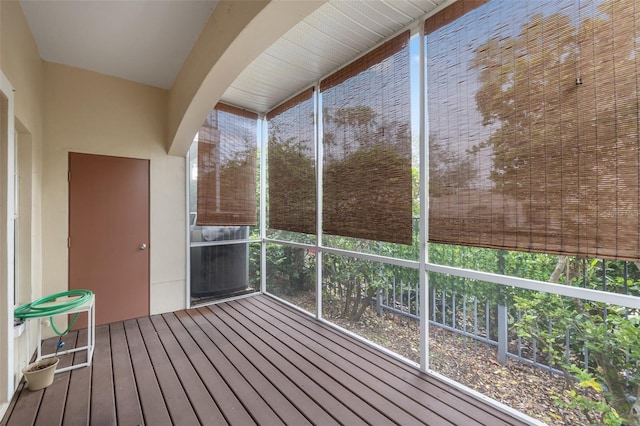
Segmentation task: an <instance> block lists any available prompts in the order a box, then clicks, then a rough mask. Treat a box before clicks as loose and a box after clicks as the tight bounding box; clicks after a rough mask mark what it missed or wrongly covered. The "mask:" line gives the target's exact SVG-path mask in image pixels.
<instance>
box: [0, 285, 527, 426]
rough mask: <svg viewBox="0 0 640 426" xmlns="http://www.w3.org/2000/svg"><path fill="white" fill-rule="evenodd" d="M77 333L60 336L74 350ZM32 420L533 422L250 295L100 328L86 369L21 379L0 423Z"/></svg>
mask: <svg viewBox="0 0 640 426" xmlns="http://www.w3.org/2000/svg"><path fill="white" fill-rule="evenodd" d="M82 333H86V331H83V330H81V331H80V332H72V333H70V334H69V335H68V336H65V340H67V341H68V342H69V343H68V344H67V346H70V345H72V343H73V341H74V340H76V339H79V341H83V339H84V338H85V337H84V335H83V334H82ZM55 341H57V340H55ZM55 341H54V339H50V340H48V341H46V342H45V345H48V346H49V347H52V346H51V345H55ZM74 356H75V357H77V358H76V359H75V361H74V362H78V360H79V358H81V357H83V356H85V354H84V353H83V352H82V353H77V354H75V355H74ZM61 362H63V363H70V362H71V358H70V357H64V358H63V359H62V360H61ZM34 424H43V425H44V424H47V425H56V424H69V425H84V424H91V425H100V426H102V425H105V426H106V425H116V424H119V425H143V424H146V425H154V426H155V425H171V424H175V425H198V424H201V425H224V424H230V425H241V426H244V425H251V424H261V425H269V426H271V425H278V424H291V425H303V424H316V425H334V424H344V425H360V424H375V425H385V424H402V425H404V424H411V425H417V424H426V425H437V426H440V425H447V424H450V425H491V426H493V425H522V424H526V423H525V422H523V421H522V420H519V419H516V418H513V417H512V416H511V415H509V414H507V413H504V412H501V411H499V410H498V409H496V408H495V407H492V406H489V405H487V404H486V403H485V402H483V401H481V400H479V399H476V398H474V397H473V396H470V395H468V394H467V393H464V392H462V391H461V390H459V389H457V388H454V387H452V386H450V385H448V384H446V383H444V382H442V381H440V380H438V379H437V378H435V377H433V376H430V375H427V374H425V373H422V372H420V371H418V370H416V369H415V368H413V367H411V366H409V365H407V364H405V363H403V362H401V361H400V360H398V359H396V358H394V357H391V356H389V355H387V354H385V353H383V352H381V351H379V350H377V349H375V348H372V347H371V346H369V345H367V344H365V343H363V342H361V341H359V340H357V339H354V338H353V337H351V336H348V335H346V334H344V333H341V332H340V331H338V330H336V329H334V328H331V327H328V326H326V325H325V324H323V323H321V322H319V321H316V320H314V319H313V318H311V317H310V316H308V315H305V314H304V313H301V312H299V311H297V310H295V309H292V308H290V307H288V306H286V305H284V304H282V303H280V302H278V301H277V300H275V299H273V298H270V297H268V296H252V297H248V298H244V299H238V300H234V301H230V302H224V303H220V304H218V305H213V306H208V307H200V308H198V309H191V310H186V311H178V312H174V313H167V314H162V315H154V316H151V317H142V318H138V319H134V320H127V321H124V322H118V323H114V324H110V325H105V326H100V327H97V329H96V350H95V353H94V359H93V364H92V366H91V367H86V368H80V369H76V370H71V371H68V372H65V373H60V374H57V375H56V379H55V381H54V384H53V385H51V386H50V387H49V388H47V389H45V390H42V391H36V392H30V391H28V390H27V389H26V388H25V387H24V384H21V385H20V386H19V388H18V391H17V393H16V395H15V397H14V400H13V401H12V402H11V404H10V406H9V409H8V410H7V413H6V415H5V417H4V418H3V419H2V422H0V425H2V426H10V425H12V426H13V425H19V426H27V425H34Z"/></svg>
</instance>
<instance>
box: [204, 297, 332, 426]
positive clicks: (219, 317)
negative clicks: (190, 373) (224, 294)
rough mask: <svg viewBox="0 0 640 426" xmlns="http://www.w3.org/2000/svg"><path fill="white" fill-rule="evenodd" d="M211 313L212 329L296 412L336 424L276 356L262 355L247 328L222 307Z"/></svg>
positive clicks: (258, 342)
mask: <svg viewBox="0 0 640 426" xmlns="http://www.w3.org/2000/svg"><path fill="white" fill-rule="evenodd" d="M218 308H219V309H216V310H215V312H212V311H211V310H208V312H209V313H211V315H215V318H214V317H213V316H212V317H210V318H209V321H214V323H215V324H216V328H217V329H218V330H220V332H221V333H223V334H224V335H225V336H227V337H229V338H231V339H234V340H235V339H236V337H238V339H237V340H235V342H236V343H235V345H234V346H235V348H236V349H237V350H238V351H239V352H240V353H242V355H243V356H244V357H245V358H246V359H248V360H250V361H251V363H252V364H253V365H254V366H255V368H256V369H258V370H259V371H260V373H261V374H263V375H264V376H265V378H266V379H267V380H268V381H269V382H270V383H271V384H272V385H273V386H275V388H276V389H277V390H278V391H279V392H280V393H281V394H282V395H283V396H284V397H285V398H286V399H287V400H288V401H289V402H291V404H293V405H294V406H295V407H296V409H297V410H298V411H299V412H300V414H301V415H303V416H304V417H305V418H306V419H308V420H309V421H310V422H313V423H316V424H322V425H337V424H338V422H336V420H335V419H334V418H333V417H332V416H331V414H330V413H329V412H328V410H330V408H329V407H328V406H326V407H325V408H322V407H321V406H320V405H318V404H317V403H316V401H314V400H313V398H311V397H310V396H309V395H308V394H306V393H305V392H304V389H301V385H302V384H303V383H301V382H296V381H293V380H291V379H289V377H287V375H286V374H285V373H284V372H283V370H281V369H278V368H277V367H276V365H275V364H277V363H278V361H281V359H280V357H279V356H277V355H275V354H274V356H273V357H267V356H265V355H263V353H262V351H263V350H264V344H263V343H262V341H261V340H260V339H258V338H257V337H256V335H255V334H253V333H251V332H250V330H249V329H245V328H244V327H243V326H242V324H240V323H239V322H237V321H235V319H234V318H232V317H231V316H229V315H228V314H227V313H226V312H225V311H224V310H223V309H222V305H219V306H218Z"/></svg>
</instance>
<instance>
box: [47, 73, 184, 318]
mask: <svg viewBox="0 0 640 426" xmlns="http://www.w3.org/2000/svg"><path fill="white" fill-rule="evenodd" d="M44 69H45V90H44V107H45V119H44V128H45V135H46V145H45V149H44V179H43V182H44V187H43V208H44V211H45V212H46V215H45V217H44V218H43V232H44V234H43V235H44V246H43V252H44V260H43V262H44V274H45V279H44V284H43V285H44V291H45V292H46V293H52V292H57V291H63V290H66V289H67V277H68V251H67V234H68V217H69V215H68V202H69V201H68V182H67V172H68V153H69V152H70V151H73V152H82V153H89V154H101V155H112V156H119V157H131V158H143V159H149V160H150V175H151V181H150V186H151V188H150V198H151V218H150V219H151V220H150V244H149V247H150V272H151V275H150V281H151V290H150V295H151V303H150V305H151V306H150V309H151V313H152V314H153V313H159V312H166V311H171V310H178V309H183V308H184V307H185V283H186V272H185V271H186V255H185V251H186V249H185V247H186V236H185V226H186V225H185V159H184V157H177V156H169V155H167V153H166V148H165V140H166V133H165V132H166V124H165V120H166V108H167V91H166V90H162V89H158V88H154V87H151V86H146V85H143V84H139V83H134V82H131V81H127V80H123V79H119V78H115V77H109V76H106V75H102V74H98V73H95V72H91V71H85V70H81V69H78V68H74V67H70V66H65V65H60V64H54V63H49V62H45V66H44Z"/></svg>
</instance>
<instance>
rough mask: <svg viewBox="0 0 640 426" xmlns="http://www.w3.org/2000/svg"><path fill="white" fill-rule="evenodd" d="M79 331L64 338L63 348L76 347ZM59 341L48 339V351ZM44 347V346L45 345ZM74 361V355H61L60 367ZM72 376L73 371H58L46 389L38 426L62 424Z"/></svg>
mask: <svg viewBox="0 0 640 426" xmlns="http://www.w3.org/2000/svg"><path fill="white" fill-rule="evenodd" d="M77 339H78V332H77V331H74V332H71V333H69V334H67V335H66V336H64V337H63V338H62V341H63V342H64V347H63V348H62V349H61V350H66V349H69V348H74V347H75V346H76V344H77ZM57 343H58V338H57V337H52V338H51V339H47V346H50V349H49V348H47V349H46V350H47V352H49V351H54V352H55V346H56V344H57ZM43 349H44V347H43ZM72 363H73V355H65V356H61V357H60V362H59V363H58V367H59V368H64V367H68V366H70V365H71V364H72ZM70 378H71V372H69V371H65V372H63V373H58V374H56V375H55V376H54V379H53V383H52V384H51V386H49V387H48V388H46V389H45V392H44V395H43V398H42V403H41V404H40V409H39V411H38V417H37V419H36V422H35V424H36V426H49V425H59V424H62V419H63V415H64V406H65V402H66V400H67V392H68V389H69V379H70Z"/></svg>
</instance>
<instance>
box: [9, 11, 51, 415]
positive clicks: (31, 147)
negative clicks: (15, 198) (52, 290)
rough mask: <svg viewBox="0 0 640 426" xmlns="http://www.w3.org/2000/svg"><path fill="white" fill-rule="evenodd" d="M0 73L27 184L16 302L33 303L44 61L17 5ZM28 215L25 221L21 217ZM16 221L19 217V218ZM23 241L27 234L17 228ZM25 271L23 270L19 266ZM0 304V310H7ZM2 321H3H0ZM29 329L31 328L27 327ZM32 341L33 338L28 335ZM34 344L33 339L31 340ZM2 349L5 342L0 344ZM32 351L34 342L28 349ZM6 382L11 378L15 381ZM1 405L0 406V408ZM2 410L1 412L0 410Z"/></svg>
mask: <svg viewBox="0 0 640 426" xmlns="http://www.w3.org/2000/svg"><path fill="white" fill-rule="evenodd" d="M0 69H1V70H2V73H3V74H4V75H5V77H6V78H7V79H8V80H9V82H10V83H11V85H12V87H13V89H14V90H15V92H14V93H13V97H14V115H15V125H16V131H17V132H18V136H19V141H18V150H19V151H20V150H21V152H22V153H23V154H27V157H26V158H25V157H22V158H21V159H20V160H21V161H20V167H21V168H23V169H25V170H29V172H30V173H29V174H30V176H29V177H28V178H26V179H20V185H23V186H24V185H28V186H29V188H28V190H27V191H21V193H23V194H24V193H27V194H29V200H21V201H22V202H21V206H23V207H24V206H25V205H28V206H29V208H28V209H24V208H23V209H21V211H20V215H21V217H22V218H23V219H24V220H23V222H24V221H28V222H29V225H30V226H29V227H30V233H29V234H30V235H26V238H27V239H28V240H27V241H23V242H22V244H21V245H20V251H19V258H21V259H22V260H23V261H24V260H25V259H28V266H29V268H28V272H27V271H24V270H22V271H21V272H22V274H21V275H22V278H25V277H24V275H25V274H27V275H28V276H27V277H26V279H25V280H24V286H22V285H21V293H20V301H23V300H32V299H33V298H37V297H40V296H41V295H42V290H41V286H42V264H41V258H42V256H41V253H42V228H41V220H40V218H41V212H42V208H41V207H42V203H41V176H42V145H43V109H42V91H43V84H44V79H43V62H42V60H41V59H40V54H39V52H38V49H37V47H36V44H35V41H34V39H33V36H32V35H31V32H30V30H29V26H28V25H27V21H26V18H25V16H24V14H23V13H22V9H21V8H20V5H19V3H18V2H17V1H0ZM27 215H28V217H26V216H27ZM19 220H20V218H19ZM20 229H21V231H22V232H23V235H22V236H23V237H25V234H26V232H25V231H26V230H25V229H24V228H23V227H21V228H20ZM23 266H24V265H23ZM5 306H6V305H5V304H4V303H3V304H2V306H0V310H2V309H6V307H5ZM3 318H4V316H3ZM32 325H34V324H32ZM31 336H32V338H33V337H35V333H31ZM25 337H26V334H23V335H22V336H21V337H19V338H17V339H14V342H13V343H14V366H15V371H14V378H18V379H19V378H20V373H19V372H20V369H21V367H22V366H23V365H25V364H26V358H25V357H26V356H27V354H26V347H27V346H26V341H25ZM32 340H34V339H32ZM0 345H1V346H2V348H4V347H5V344H4V343H0ZM30 347H31V348H34V347H35V346H34V342H31V344H30ZM6 356H7V354H6V353H4V352H3V353H0V359H2V365H5V361H4V359H5V358H4V357H6ZM14 378H11V379H14ZM0 386H2V387H3V388H4V387H5V383H0ZM1 405H2V401H0V406H1ZM0 411H1V410H0Z"/></svg>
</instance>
